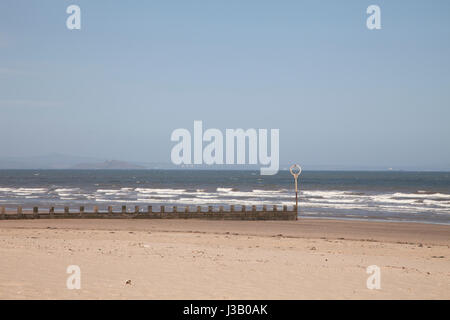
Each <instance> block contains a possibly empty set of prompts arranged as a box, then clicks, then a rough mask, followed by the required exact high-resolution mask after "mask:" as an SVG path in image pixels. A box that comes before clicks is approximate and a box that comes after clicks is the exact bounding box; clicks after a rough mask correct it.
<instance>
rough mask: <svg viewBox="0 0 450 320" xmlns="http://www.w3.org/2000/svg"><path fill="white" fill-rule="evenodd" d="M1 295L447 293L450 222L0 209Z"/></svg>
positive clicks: (423, 296) (182, 296)
mask: <svg viewBox="0 0 450 320" xmlns="http://www.w3.org/2000/svg"><path fill="white" fill-rule="evenodd" d="M69 265H77V266H79V267H80V270H81V289H79V290H77V289H73V290H69V289H68V288H67V286H66V281H67V278H68V277H69V276H70V275H69V274H67V273H66V270H67V267H68V266H69ZM370 265H377V266H378V267H379V268H380V272H381V281H380V284H381V288H380V289H372V290H370V289H368V288H367V285H366V281H367V278H368V277H369V276H370V275H369V274H367V273H366V268H367V267H368V266H370ZM0 299H450V226H445V225H430V224H419V223H382V222H363V221H337V220H313V219H301V220H299V221H280V222H276V221H203V220H43V219H42V220H15V221H14V220H11V221H7V220H4V221H0Z"/></svg>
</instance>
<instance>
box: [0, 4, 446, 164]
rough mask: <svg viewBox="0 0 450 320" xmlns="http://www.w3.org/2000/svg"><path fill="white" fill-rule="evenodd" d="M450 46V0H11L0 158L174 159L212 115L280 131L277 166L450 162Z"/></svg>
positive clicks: (220, 125) (212, 121)
mask: <svg viewBox="0 0 450 320" xmlns="http://www.w3.org/2000/svg"><path fill="white" fill-rule="evenodd" d="M71 4H76V5H78V6H79V7H80V8H81V30H69V29H67V28H66V19H67V17H68V16H69V14H67V13H66V8H67V7H68V6H69V5H71ZM372 4H376V5H378V6H379V7H380V8H381V27H382V28H381V29H380V30H369V29H368V28H367V27H366V19H367V17H368V16H369V15H368V14H367V13H366V9H367V7H368V6H369V5H372ZM449 59H450V2H449V1H445V0H442V1H438V0H434V1H422V0H421V1H401V0H397V1H379V0H370V1H364V0H346V1H335V0H333V1H332V0H327V1H313V0H311V1H299V0H296V1H287V0H281V1H274V0H272V1H264V0H258V1H252V0H247V1H238V0H227V1H219V0H214V1H212V0H189V1H186V0H184V1H181V0H180V1H171V0H169V1H133V2H130V1H106V0H104V1H100V0H99V1H82V0H71V1H56V0H55V1H48V0H46V1H37V0H32V1H23V0H2V1H1V2H0V158H1V157H9V156H18V157H27V156H36V155H43V154H48V153H54V152H56V153H63V154H72V155H80V156H86V157H95V158H105V159H116V160H125V161H140V162H167V163H169V162H170V152H171V149H172V147H173V146H174V142H171V141H170V135H171V133H172V131H173V130H175V129H177V128H186V129H189V130H190V131H191V132H192V131H193V122H194V120H202V121H203V126H204V128H205V129H207V128H217V129H220V130H222V131H223V132H225V129H227V128H230V129H234V128H243V129H248V128H264V129H279V130H280V162H281V164H290V163H301V164H303V165H304V166H306V168H308V166H309V167H310V168H316V167H326V168H347V169H351V168H396V169H408V168H418V169H423V170H443V169H445V170H450V125H449V124H450V62H449Z"/></svg>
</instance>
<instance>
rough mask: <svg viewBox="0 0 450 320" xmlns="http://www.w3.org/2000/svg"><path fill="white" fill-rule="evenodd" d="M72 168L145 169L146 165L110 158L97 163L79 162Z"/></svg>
mask: <svg viewBox="0 0 450 320" xmlns="http://www.w3.org/2000/svg"><path fill="white" fill-rule="evenodd" d="M70 169H80V170H81V169H86V170H88V169H108V170H114V169H145V167H143V166H140V165H137V164H132V163H129V162H125V161H117V160H109V161H104V162H97V163H79V164H77V165H75V166H73V167H71V168H70Z"/></svg>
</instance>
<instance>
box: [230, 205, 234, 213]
mask: <svg viewBox="0 0 450 320" xmlns="http://www.w3.org/2000/svg"><path fill="white" fill-rule="evenodd" d="M230 212H234V205H233V204H232V205H231V206H230Z"/></svg>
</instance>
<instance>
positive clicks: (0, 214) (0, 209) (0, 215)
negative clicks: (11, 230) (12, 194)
mask: <svg viewBox="0 0 450 320" xmlns="http://www.w3.org/2000/svg"><path fill="white" fill-rule="evenodd" d="M5 214H6V209H5V207H0V219H5Z"/></svg>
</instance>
